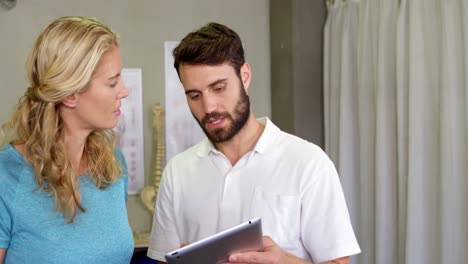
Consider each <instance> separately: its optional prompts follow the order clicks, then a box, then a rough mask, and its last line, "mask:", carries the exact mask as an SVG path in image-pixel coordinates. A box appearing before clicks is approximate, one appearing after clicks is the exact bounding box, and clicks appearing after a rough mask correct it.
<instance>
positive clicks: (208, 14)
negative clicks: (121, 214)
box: [0, 0, 271, 232]
mask: <svg viewBox="0 0 468 264" xmlns="http://www.w3.org/2000/svg"><path fill="white" fill-rule="evenodd" d="M68 15H81V16H92V17H96V18H98V19H99V20H101V21H102V22H104V23H105V24H107V25H109V26H110V27H111V28H112V29H113V30H114V31H116V32H118V33H119V35H120V45H121V53H122V58H123V64H124V67H127V68H129V67H140V68H142V69H143V113H144V116H143V121H144V124H143V126H144V128H143V129H144V144H145V174H146V175H147V177H148V178H149V177H151V176H150V174H151V169H152V161H153V160H154V147H153V146H154V142H153V137H152V112H151V106H152V105H153V104H154V103H156V102H161V103H162V104H163V105H164V41H166V40H180V39H181V38H182V37H184V36H185V35H186V34H187V33H188V32H189V31H191V30H193V29H195V28H198V27H200V26H202V25H204V24H206V23H207V22H210V21H216V22H220V23H223V24H226V25H228V26H230V27H231V28H233V29H234V30H236V31H237V32H238V33H239V35H240V36H241V38H242V39H243V42H244V47H245V49H246V59H247V61H248V62H249V63H250V64H251V67H252V71H253V80H252V84H251V87H250V89H249V91H250V96H251V100H252V107H253V109H254V111H255V113H256V115H257V116H270V112H271V105H270V26H269V0H255V1H252V0H235V1H219V0H197V1H189V0H114V1H96V0H80V1H71V0H18V3H17V5H16V7H15V8H14V9H12V10H10V11H5V10H1V9H0V89H1V97H0V122H2V123H3V122H5V121H6V120H7V118H8V117H9V115H10V114H11V113H12V110H13V108H14V106H15V104H16V102H17V100H18V98H19V96H21V95H22V94H23V93H24V91H25V89H26V87H27V83H26V80H27V79H26V74H25V70H24V64H25V61H26V57H27V54H28V52H29V49H30V48H31V47H32V45H33V42H34V40H35V39H36V37H37V35H38V33H39V31H40V30H41V29H42V28H43V27H44V26H45V25H46V24H48V23H49V22H50V21H52V20H53V19H54V18H57V17H60V16H68ZM127 207H128V212H129V219H130V224H131V226H132V228H133V229H134V231H137V232H141V231H148V230H149V229H150V228H151V215H150V214H149V213H148V212H147V211H146V210H145V209H144V208H143V206H142V205H141V203H140V201H139V199H138V197H136V196H134V197H130V199H129V202H128V205H127Z"/></svg>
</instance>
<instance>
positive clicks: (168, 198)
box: [147, 166, 181, 262]
mask: <svg viewBox="0 0 468 264" xmlns="http://www.w3.org/2000/svg"><path fill="white" fill-rule="evenodd" d="M172 187H173V184H172V182H171V168H170V166H167V167H166V169H165V170H164V172H163V176H162V179H161V183H160V185H159V190H158V195H157V199H156V206H155V213H154V217H153V228H152V231H151V237H150V244H149V247H148V254H147V255H148V257H150V258H152V259H156V260H158V261H164V262H165V261H166V260H165V258H164V255H165V254H166V253H168V252H170V251H173V250H175V249H177V248H179V247H180V243H181V242H180V238H179V236H178V232H177V226H176V217H175V213H174V208H173V188H172Z"/></svg>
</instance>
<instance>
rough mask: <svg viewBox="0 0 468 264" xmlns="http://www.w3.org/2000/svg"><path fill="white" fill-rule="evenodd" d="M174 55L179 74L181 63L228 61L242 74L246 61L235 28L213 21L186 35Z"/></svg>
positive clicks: (195, 63)
mask: <svg viewBox="0 0 468 264" xmlns="http://www.w3.org/2000/svg"><path fill="white" fill-rule="evenodd" d="M172 55H174V68H175V69H176V70H177V74H179V67H180V65H181V64H188V65H199V64H206V65H219V64H223V63H225V62H227V63H229V64H230V65H231V66H232V67H233V68H234V70H235V71H236V74H237V75H238V76H240V68H241V67H242V65H244V63H245V59H244V49H243V48H242V41H241V39H240V37H239V35H237V33H236V32H234V30H232V29H230V28H228V27H226V26H224V25H221V24H218V23H213V22H212V23H208V24H207V25H206V26H203V27H201V28H200V29H198V30H196V31H192V32H190V33H189V34H188V35H187V36H185V38H184V39H182V41H181V42H180V43H179V45H178V46H177V47H176V48H175V49H174V51H173V52H172Z"/></svg>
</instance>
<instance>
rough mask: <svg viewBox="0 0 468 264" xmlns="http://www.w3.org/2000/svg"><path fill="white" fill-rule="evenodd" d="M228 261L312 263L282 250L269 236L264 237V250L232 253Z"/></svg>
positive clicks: (280, 263) (282, 263) (272, 263)
mask: <svg viewBox="0 0 468 264" xmlns="http://www.w3.org/2000/svg"><path fill="white" fill-rule="evenodd" d="M228 263H244V264H248V263H250V264H254V263H256V264H306V263H309V264H310V262H307V261H305V260H303V259H300V258H298V257H296V256H294V255H292V254H290V253H288V252H286V251H284V250H282V249H281V248H280V247H279V246H278V245H277V244H276V243H275V242H274V241H273V240H272V239H271V238H270V237H269V236H264V237H263V251H261V252H256V251H249V252H243V253H237V254H234V255H231V256H229V262H228Z"/></svg>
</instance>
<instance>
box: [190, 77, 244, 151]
mask: <svg viewBox="0 0 468 264" xmlns="http://www.w3.org/2000/svg"><path fill="white" fill-rule="evenodd" d="M249 114H250V100H249V96H248V95H247V93H246V92H245V89H244V86H243V84H242V82H241V85H240V98H239V101H238V102H237V104H236V107H235V108H234V117H233V116H231V114H229V113H228V112H224V113H220V112H211V113H209V114H207V115H205V117H203V118H202V120H201V121H199V120H198V119H197V118H195V120H197V122H198V124H199V125H200V127H201V128H202V129H203V132H205V134H206V136H207V137H208V138H209V139H210V140H211V142H213V143H222V142H226V141H229V140H230V139H231V138H233V137H234V136H235V135H237V133H239V131H240V130H241V129H242V128H243V127H244V126H245V124H246V123H247V120H248V119H249ZM211 118H215V119H220V118H224V119H225V120H228V119H229V120H231V124H230V125H229V126H228V127H227V128H224V127H221V128H216V129H214V130H212V131H209V130H207V129H206V127H205V123H207V122H208V121H209V120H210V119H211Z"/></svg>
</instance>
